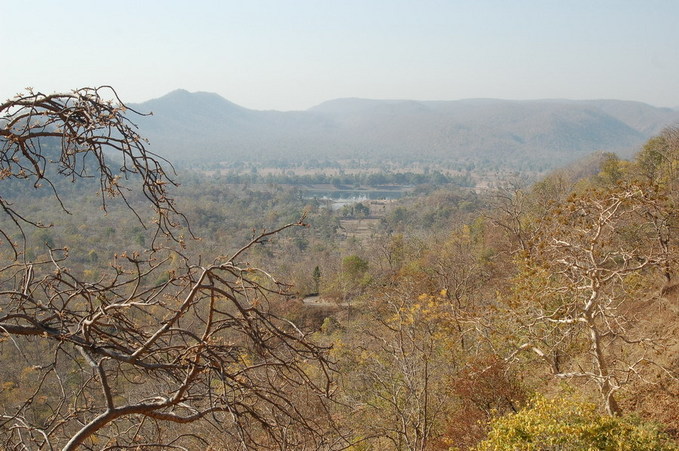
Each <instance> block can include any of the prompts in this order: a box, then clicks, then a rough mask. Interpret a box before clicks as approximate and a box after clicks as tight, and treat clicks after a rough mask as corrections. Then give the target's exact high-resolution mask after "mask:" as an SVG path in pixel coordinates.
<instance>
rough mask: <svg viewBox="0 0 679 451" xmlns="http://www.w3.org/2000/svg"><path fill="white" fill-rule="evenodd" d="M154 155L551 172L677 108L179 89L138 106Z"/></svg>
mask: <svg viewBox="0 0 679 451" xmlns="http://www.w3.org/2000/svg"><path fill="white" fill-rule="evenodd" d="M132 106H133V107H134V108H135V109H138V110H140V111H142V112H153V116H149V117H144V118H140V119H139V121H138V122H139V125H140V127H141V129H142V130H143V131H144V134H145V135H146V136H147V137H148V138H149V139H150V141H151V148H152V150H154V151H155V152H157V153H159V154H161V155H163V156H165V157H167V158H169V159H171V160H173V161H179V162H199V161H200V162H205V161H233V160H269V161H276V160H279V161H288V162H290V161H300V160H309V159H311V158H314V159H318V160H323V159H333V160H337V159H368V160H382V159H391V160H402V161H409V160H420V161H427V160H429V161H434V160H436V161H446V160H455V161H466V162H474V163H484V162H486V163H487V162H489V161H492V162H494V163H495V164H501V165H503V166H507V167H516V168H522V167H526V165H527V164H528V165H533V169H548V168H550V167H555V166H558V165H562V164H564V163H567V162H569V161H573V160H575V159H577V158H580V157H582V156H583V155H586V154H588V153H591V152H594V151H600V150H603V151H614V152H618V153H619V154H621V155H622V156H628V155H631V154H632V153H633V152H634V150H636V149H638V147H639V145H640V144H642V143H643V142H644V141H645V140H647V139H648V138H649V137H650V136H652V135H653V134H656V133H658V132H659V131H660V130H661V129H662V128H664V127H665V126H667V125H671V124H674V123H676V122H678V121H679V112H678V111H675V110H672V109H668V108H657V107H653V106H651V105H647V104H644V103H639V102H628V101H618V100H582V101H572V100H530V101H510V100H493V99H471V100H458V101H412V100H388V101H387V100H365V99H338V100H332V101H328V102H325V103H323V104H321V105H318V106H316V107H313V108H310V109H309V110H306V111H292V112H280V111H257V110H251V109H247V108H244V107H241V106H239V105H236V104H234V103H232V102H229V101H228V100H226V99H224V98H222V97H220V96H219V95H217V94H213V93H205V92H198V93H189V92H187V91H184V90H177V91H173V92H171V93H169V94H167V95H165V96H164V97H161V98H158V99H154V100H150V101H148V102H144V103H142V104H137V105H132Z"/></svg>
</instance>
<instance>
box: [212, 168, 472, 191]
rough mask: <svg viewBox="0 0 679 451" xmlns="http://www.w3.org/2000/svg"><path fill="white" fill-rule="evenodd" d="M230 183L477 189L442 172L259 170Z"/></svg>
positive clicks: (234, 175)
mask: <svg viewBox="0 0 679 451" xmlns="http://www.w3.org/2000/svg"><path fill="white" fill-rule="evenodd" d="M218 177H219V179H220V180H222V181H224V182H226V183H234V184H238V183H251V184H261V183H271V184H277V185H293V186H302V185H333V186H336V187H338V188H339V187H346V186H371V187H377V186H388V185H398V186H417V185H425V184H431V185H436V186H440V185H447V184H451V185H456V186H460V187H473V186H475V182H474V180H473V179H472V176H471V173H469V172H466V173H465V174H460V175H446V174H444V173H442V172H440V171H431V172H426V173H414V172H399V173H392V172H377V173H372V174H366V173H362V174H338V175H328V174H323V173H320V174H303V175H300V174H259V173H258V172H257V170H256V169H253V170H252V171H251V172H249V173H238V172H228V173H226V174H221V175H220V176H218Z"/></svg>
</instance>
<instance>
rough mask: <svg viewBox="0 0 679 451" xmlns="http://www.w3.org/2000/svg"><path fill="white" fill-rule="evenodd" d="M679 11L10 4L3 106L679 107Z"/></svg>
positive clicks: (306, 0) (290, 3) (451, 4)
mask: <svg viewBox="0 0 679 451" xmlns="http://www.w3.org/2000/svg"><path fill="white" fill-rule="evenodd" d="M678 24H679V0H636V1H634V0H611V1H608V0H554V1H551V0H497V1H494V0H466V1H462V0H459V1H458V0H448V1H444V0H440V1H436V0H237V1H231V0H215V1H207V0H192V1H172V0H163V1H160V0H158V1H156V0H134V1H128V0H116V1H100V0H84V1H76V0H73V1H72V0H52V1H48V0H30V1H27V2H24V1H17V0H0V57H1V58H0V100H4V99H6V98H8V97H11V96H12V95H14V94H15V93H17V92H18V91H20V90H22V89H23V88H24V87H26V86H32V87H34V88H36V89H38V90H40V91H43V92H53V91H61V90H69V89H72V88H77V87H82V86H94V85H101V84H110V85H113V86H114V87H115V88H117V90H118V91H119V94H120V95H121V97H122V98H123V100H125V101H129V102H141V101H144V100H148V99H151V98H155V97H160V96H162V95H164V94H166V93H167V92H169V91H171V90H174V89H177V88H184V89H188V90H189V91H210V92H217V93H218V94H220V95H222V96H223V97H225V98H227V99H229V100H231V101H233V102H235V103H237V104H240V105H242V106H245V107H248V108H253V109H275V110H294V109H306V108H309V107H311V106H313V105H316V104H318V103H320V102H322V101H325V100H329V99H333V98H338V97H364V98H378V99H386V98H392V99H394V98H398V99H417V100H455V99H460V98H471V97H493V98H506V99H534V98H570V99H585V98H587V99H589V98H615V99H625V100H639V101H643V102H647V103H651V104H653V105H658V106H679V25H678Z"/></svg>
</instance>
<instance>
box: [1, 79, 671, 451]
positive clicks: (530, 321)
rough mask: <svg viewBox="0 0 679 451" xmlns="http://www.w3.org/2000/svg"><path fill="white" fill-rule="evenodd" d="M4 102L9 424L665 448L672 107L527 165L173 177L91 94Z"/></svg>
mask: <svg viewBox="0 0 679 451" xmlns="http://www.w3.org/2000/svg"><path fill="white" fill-rule="evenodd" d="M54 105H57V106H58V107H56V108H55V107H54ZM3 107H5V109H3V114H4V117H3V119H2V120H1V121H0V131H2V134H1V135H0V139H1V141H0V142H1V143H2V149H3V150H2V152H3V153H2V159H1V160H0V169H1V170H2V176H0V183H2V190H1V191H0V207H2V210H3V212H4V214H3V215H2V218H1V219H0V221H1V222H0V224H1V225H0V232H1V233H0V246H1V247H0V252H1V253H0V258H2V264H1V265H0V266H1V268H0V360H1V364H0V443H2V445H0V446H3V447H5V448H6V449H61V448H63V449H75V448H77V447H83V448H84V449H215V450H217V449H295V450H296V449H323V450H339V449H351V450H389V449H393V450H449V449H461V450H462V449H476V450H495V449H507V450H511V449H572V450H576V449H602V450H609V449H616V450H617V449H620V450H656V449H677V448H679V417H677V414H676V412H677V406H678V403H677V399H679V381H678V380H677V377H679V341H678V340H679V284H678V282H677V277H678V276H677V269H678V266H677V265H678V264H679V262H678V258H679V248H678V247H677V245H678V244H679V243H678V242H677V236H678V234H677V232H678V230H677V227H678V226H679V223H678V221H679V217H678V216H677V211H678V210H677V202H679V194H678V193H679V177H678V174H677V171H678V170H679V130H677V128H672V127H670V128H665V129H664V130H662V131H661V132H659V133H656V134H655V136H654V137H653V138H651V139H650V140H648V141H646V142H645V143H644V144H643V145H641V146H639V148H638V149H637V152H636V153H635V154H634V155H633V156H632V157H630V158H629V159H621V158H619V157H618V156H616V155H615V154H613V153H601V152H599V153H593V154H591V155H589V156H586V157H584V158H582V159H579V160H577V161H575V162H573V163H571V164H570V165H569V166H565V167H562V168H560V169H556V170H553V171H551V172H549V173H548V174H547V175H546V176H542V177H541V178H540V179H539V180H537V181H531V182H530V183H527V182H526V177H523V176H522V175H521V174H517V173H513V172H512V170H511V169H512V168H505V169H506V170H497V171H496V170H491V171H490V172H484V176H483V177H481V176H479V175H478V174H477V173H475V171H474V167H471V166H470V167H464V168H462V167H461V168H454V169H453V168H446V167H444V165H443V164H441V165H438V166H437V165H436V163H429V164H430V167H428V168H427V170H424V169H422V168H420V167H416V166H413V167H409V168H408V169H407V170H402V171H399V170H398V168H396V167H394V168H381V169H380V170H378V169H376V168H375V167H374V166H371V167H370V168H369V169H368V170H365V171H362V170H361V169H360V167H354V168H353V170H352V168H351V164H344V165H340V166H341V167H340V168H334V169H332V168H322V167H320V166H322V165H321V164H318V165H316V167H313V168H310V167H306V168H304V171H301V170H299V171H294V170H289V171H288V169H289V168H281V170H280V172H270V173H264V171H263V170H262V167H259V168H258V167H257V166H252V165H251V166H248V164H249V163H247V162H245V163H242V164H241V165H240V166H238V167H226V168H225V167H224V166H223V165H222V166H221V167H220V166H215V165H214V164H212V163H211V164H210V165H205V166H202V167H194V168H185V167H182V168H180V169H178V170H177V172H176V173H174V172H173V169H172V166H171V164H170V162H165V161H163V160H162V159H161V158H158V157H156V156H155V155H154V154H151V153H149V152H147V150H146V148H145V145H144V142H143V140H142V136H140V135H143V134H144V129H143V128H142V129H140V130H137V129H136V128H134V127H133V126H132V125H131V124H129V122H127V121H128V119H127V118H128V117H130V116H131V114H132V113H133V111H130V110H126V109H125V108H123V107H121V106H117V105H116V104H110V103H108V104H107V103H106V102H103V101H101V99H100V98H99V92H98V91H97V90H94V91H88V90H83V91H78V92H75V93H74V94H73V96H72V97H69V96H65V97H54V98H48V99H45V98H44V97H41V95H31V96H27V98H26V99H25V104H21V103H15V104H12V105H11V106H5V105H3ZM41 108H43V109H42V110H41ZM36 112H39V113H40V114H37V113H36ZM22 114H27V115H28V119H27V117H26V116H22ZM31 121H35V122H31ZM41 121H42V122H41ZM36 124H37V125H36ZM137 133H139V134H137ZM43 135H47V136H43ZM354 163H356V162H354ZM356 165H357V166H360V164H359V163H356ZM298 169H299V168H298ZM312 169H313V170H312ZM340 169H341V170H340ZM420 169H422V170H420ZM447 169H449V170H447ZM107 171H108V172H107ZM536 172H537V171H536ZM489 173H492V174H493V177H492V180H491V181H490V182H489V178H488V174H489ZM531 176H533V177H534V176H535V174H531ZM481 182H483V183H481ZM319 186H321V187H324V188H326V189H328V190H342V189H346V190H349V189H351V190H359V191H361V190H363V191H365V192H369V191H371V190H379V189H384V190H390V189H391V190H393V189H395V188H394V187H407V190H404V192H403V193H402V195H401V196H400V197H399V198H394V199H360V200H357V201H352V202H345V203H344V204H343V205H341V206H338V205H337V204H333V201H332V200H328V199H325V198H323V197H321V196H318V195H314V191H313V189H312V188H318V187H319Z"/></svg>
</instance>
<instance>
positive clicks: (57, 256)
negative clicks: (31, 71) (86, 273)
mask: <svg viewBox="0 0 679 451" xmlns="http://www.w3.org/2000/svg"><path fill="white" fill-rule="evenodd" d="M103 95H109V96H110V97H112V100H105V99H104V97H103ZM0 112H1V114H2V116H0V144H1V145H2V151H1V153H0V181H2V182H4V183H8V182H9V183H11V181H12V180H14V181H17V180H24V181H29V182H30V183H31V184H32V186H33V187H38V186H39V185H41V184H43V185H46V186H48V187H49V188H50V189H51V192H52V194H53V196H54V199H55V202H57V203H58V204H59V205H60V206H61V207H62V208H63V209H66V206H65V205H64V202H63V201H62V200H63V199H62V197H63V196H62V194H61V193H60V190H59V184H58V183H57V182H56V179H57V178H58V177H59V176H65V177H68V178H70V179H72V180H76V179H79V178H83V177H95V178H97V179H98V180H99V186H100V191H101V199H102V202H103V205H104V207H106V202H107V199H109V197H110V196H117V197H119V198H120V197H122V199H123V200H124V201H125V203H126V204H127V205H128V206H129V207H130V208H131V209H132V210H133V211H135V212H139V208H138V207H137V206H136V204H135V203H134V202H131V201H128V198H129V196H130V195H132V194H134V193H135V192H142V193H143V194H144V198H145V199H146V201H147V202H148V203H149V204H150V205H151V206H152V207H153V211H154V213H155V217H154V219H153V221H152V224H153V227H155V234H154V235H155V237H156V238H155V239H154V246H153V249H151V250H149V251H148V252H137V253H125V252H121V253H120V254H118V255H117V256H116V258H115V260H114V262H113V264H112V265H111V267H110V269H109V271H108V273H107V274H105V275H103V276H100V277H99V278H98V279H97V280H85V279H84V278H83V277H81V276H79V275H78V274H77V273H76V272H75V271H72V270H70V269H69V267H68V265H67V262H68V250H67V249H49V252H48V253H46V254H45V255H46V256H45V257H44V258H41V259H38V260H36V261H29V259H28V258H27V257H26V253H25V252H24V250H25V248H26V240H27V238H26V236H27V235H26V234H25V233H24V230H25V229H26V228H27V227H47V226H48V225H46V224H43V223H41V221H40V218H32V217H29V216H27V215H26V214H24V213H23V212H22V211H21V209H20V208H19V207H18V206H16V205H14V204H13V203H12V201H11V199H10V198H9V197H6V196H4V195H0V208H1V209H2V211H4V213H5V216H6V218H9V221H5V223H7V222H9V224H10V225H11V226H12V227H14V228H15V229H16V230H18V231H19V233H18V236H20V239H19V241H16V240H14V241H13V240H12V236H13V235H17V233H15V232H14V231H12V230H10V229H7V228H4V229H2V230H0V235H1V236H2V238H4V241H5V242H4V243H2V244H3V246H4V247H3V248H2V250H3V254H2V255H3V257H2V258H3V262H2V267H1V268H0V347H1V351H2V352H1V354H0V355H1V357H0V360H1V361H2V363H0V365H2V366H4V367H5V368H16V371H17V372H21V376H22V377H21V385H22V386H21V387H20V388H21V390H18V389H17V390H14V391H12V393H15V395H12V396H9V394H7V393H2V391H3V390H5V391H6V392H8V393H9V391H10V388H12V386H11V385H10V386H4V385H3V386H2V387H4V388H2V389H0V395H6V394H7V396H6V397H5V398H4V399H5V400H6V402H4V403H3V404H4V405H2V407H0V439H1V440H2V445H0V446H4V447H6V448H7V449H33V448H35V447H39V448H45V449H54V448H56V447H62V448H63V449H65V450H68V449H75V448H77V447H78V446H85V447H87V448H99V449H113V448H115V449H123V448H137V447H140V448H146V447H148V448H149V449H150V448H153V447H155V448H158V447H164V448H167V449H173V448H177V449H182V448H183V449H186V448H187V447H193V448H195V447H196V446H200V447H207V446H208V444H209V443H213V444H214V441H213V440H212V439H211V438H210V437H207V436H204V435H201V434H200V433H197V432H195V430H196V429H195V428H192V429H185V428H182V426H181V425H182V424H186V423H195V424H200V425H203V426H204V427H206V428H208V429H211V430H212V431H213V432H214V434H215V437H218V440H222V441H223V443H227V444H230V446H234V447H240V448H243V449H252V448H257V449H267V448H276V449H289V448H294V449H305V448H314V449H317V448H326V449H328V448H332V447H333V446H334V445H333V443H332V442H331V437H332V434H324V431H326V430H327V429H328V424H329V421H330V420H329V417H328V412H327V410H326V401H327V399H329V397H330V395H331V394H332V393H331V392H332V384H331V377H330V376H331V368H330V364H329V361H328V360H327V359H326V353H325V351H326V349H324V348H322V347H319V346H316V345H314V344H313V343H311V342H310V341H309V340H308V339H307V337H306V336H305V334H304V333H302V331H300V330H299V329H298V328H296V327H295V326H294V324H292V323H290V322H289V321H286V320H285V319H283V318H282V317H280V316H278V315H277V314H275V312H274V311H273V310H272V309H270V307H271V305H272V304H275V303H277V302H281V301H280V299H281V298H282V296H284V295H285V293H286V289H287V286H286V285H285V284H284V283H281V282H279V281H277V280H276V279H275V278H274V277H273V276H272V275H270V274H269V273H268V272H266V271H265V270H263V269H260V268H256V267H252V266H251V265H249V264H248V263H246V262H245V260H246V258H245V255H246V253H247V251H248V250H249V249H250V248H252V247H253V246H254V245H256V244H261V243H264V242H265V241H266V240H267V238H268V237H270V236H271V235H273V234H278V233H280V232H282V231H283V230H285V229H288V228H290V227H298V226H304V223H303V219H302V220H300V221H299V222H297V223H293V224H288V225H285V226H282V227H280V228H277V229H275V230H271V231H264V232H262V233H259V234H256V235H255V236H253V238H252V240H251V241H250V242H249V243H247V244H246V245H245V246H243V247H242V248H241V249H240V250H238V251H237V252H235V253H233V255H231V256H228V257H222V258H218V259H215V260H214V261H212V262H211V263H209V264H204V263H201V261H200V260H198V261H197V262H194V261H191V259H190V258H188V257H186V256H185V254H184V253H183V249H182V248H183V245H184V243H183V241H182V238H181V235H180V234H179V233H178V231H177V230H178V224H179V221H181V220H183V219H185V218H183V216H182V215H181V213H180V212H179V211H177V209H176V208H175V205H174V202H173V200H172V198H171V197H170V195H169V194H170V193H169V192H168V187H169V186H172V185H174V182H173V181H172V180H171V179H170V178H169V177H168V175H167V174H166V172H165V170H164V168H163V165H162V164H161V160H160V159H159V158H158V157H156V156H155V155H153V154H151V153H150V152H148V151H147V150H146V148H145V142H144V140H143V139H142V138H141V137H140V136H139V135H138V134H137V132H136V127H135V126H134V124H132V123H131V122H130V121H129V119H128V118H127V117H126V114H129V113H130V112H132V113H136V112H134V111H133V110H131V109H129V108H127V107H126V106H125V105H124V104H122V102H120V100H119V99H118V97H117V94H116V93H115V91H114V90H113V89H112V88H110V87H100V88H83V89H80V90H77V91H73V92H70V93H63V94H52V95H44V94H42V93H36V92H33V91H29V92H28V94H26V95H20V96H17V97H16V98H14V99H11V100H9V101H7V102H6V103H4V104H2V105H0ZM46 139H53V140H55V141H54V142H56V143H58V145H57V146H56V151H54V148H55V147H54V142H52V143H48V144H45V140H46ZM114 167H118V169H114ZM135 183H138V184H140V188H137V189H136V191H135V188H134V186H135ZM137 186H139V185H137ZM137 217H138V218H139V220H140V221H142V222H143V223H144V224H148V222H147V219H146V217H145V216H144V215H143V214H137ZM166 238H169V239H166ZM163 243H165V244H167V243H174V245H173V246H165V247H163V246H161V244H163ZM10 359H11V360H10ZM3 382H6V381H2V380H0V384H2V383H3ZM8 387H9V388H8ZM167 424H176V425H177V426H175V427H168V426H167ZM196 427H197V426H196Z"/></svg>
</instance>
